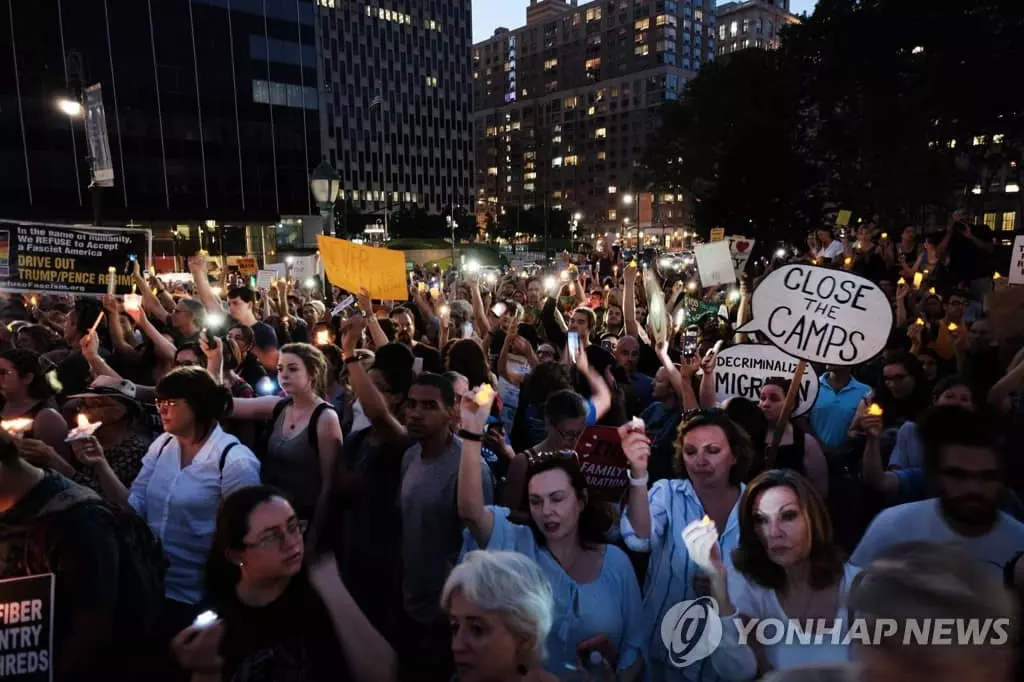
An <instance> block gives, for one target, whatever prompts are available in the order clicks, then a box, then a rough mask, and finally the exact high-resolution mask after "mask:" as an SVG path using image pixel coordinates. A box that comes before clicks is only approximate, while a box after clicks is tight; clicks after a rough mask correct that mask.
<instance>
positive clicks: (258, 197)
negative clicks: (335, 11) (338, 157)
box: [0, 0, 320, 255]
mask: <svg viewBox="0 0 1024 682" xmlns="http://www.w3.org/2000/svg"><path fill="white" fill-rule="evenodd" d="M316 9H317V8H316V7H315V5H314V4H313V2H312V0H188V1H184V2H183V1H175V0H147V1H145V2H141V1H140V2H118V1H117V0H94V1H92V2H69V1H67V0H64V1H61V2H43V3H40V2H16V3H12V4H11V6H10V11H9V12H8V11H4V12H2V13H0V16H2V19H0V35H2V36H4V38H2V39H0V41H2V42H3V50H2V53H3V57H2V58H0V110H2V112H3V115H2V116H0V133H2V134H0V162H2V166H3V168H4V182H2V183H0V206H2V207H3V215H4V216H5V217H13V218H22V219H32V220H47V221H48V220H67V221H80V222H86V223H88V222H91V220H92V218H93V209H92V205H91V201H90V190H89V183H90V177H89V176H90V164H89V161H88V160H87V158H86V157H88V156H89V151H88V146H87V143H86V133H85V129H86V126H85V121H84V120H83V117H82V115H81V110H80V109H78V110H77V111H76V108H75V107H73V106H71V104H72V103H73V102H74V101H75V100H80V99H81V98H82V97H83V91H84V90H85V89H86V88H88V87H89V86H91V85H94V84H99V85H100V86H101V92H102V102H103V105H104V109H105V114H106V127H105V130H106V134H107V136H108V138H109V147H110V160H111V166H112V171H113V186H111V187H107V188H105V189H103V190H102V199H103V200H102V206H101V209H102V210H101V220H102V221H103V222H104V223H105V224H109V225H117V224H121V225H123V224H125V223H126V222H128V221H129V220H134V221H135V222H136V223H141V224H144V225H148V226H153V227H155V228H156V230H155V232H154V237H155V238H156V240H157V242H158V243H157V245H156V246H155V247H154V252H155V253H157V254H160V253H165V254H168V255H169V254H170V253H171V251H172V248H171V241H170V240H171V239H172V237H171V232H170V229H169V228H170V226H174V225H177V224H183V225H190V226H191V228H192V229H191V235H192V237H194V236H195V234H196V232H197V230H196V229H195V228H196V227H197V226H198V227H201V226H203V225H204V224H206V223H207V221H216V222H217V223H218V224H219V226H226V227H228V228H229V229H225V230H223V231H219V232H218V233H217V234H218V235H232V237H230V238H229V239H233V240H234V246H232V245H231V244H229V245H228V248H227V249H226V251H228V252H229V253H230V252H235V253H238V252H245V251H246V250H247V249H246V246H245V240H244V239H243V235H244V234H245V232H246V230H244V229H240V228H243V227H248V226H251V225H268V224H273V223H276V222H277V221H278V220H279V218H280V216H281V215H282V214H308V213H310V212H311V211H312V210H315V207H313V206H312V199H311V197H310V193H309V171H310V169H311V168H312V167H313V166H315V165H316V164H317V163H318V162H319V160H320V159H319V156H320V130H319V120H318V114H317V110H318V93H317V72H316V51H315V48H314V40H315V35H314V18H315V13H316ZM91 92H95V91H91ZM61 101H63V102H64V104H65V110H63V111H62V110H61V108H59V107H58V102H61ZM68 112H70V113H71V114H73V115H72V116H69V114H68ZM217 229H218V230H220V227H218V228H217ZM176 234H178V237H176V239H178V240H179V241H178V245H177V250H178V252H179V253H185V252H188V251H189V246H188V244H186V243H182V235H185V234H188V232H186V231H185V230H181V231H179V232H177V233H176ZM190 239H191V237H190ZM192 244H193V247H195V246H198V244H197V243H196V242H195V240H194V239H193V240H192ZM206 244H207V245H209V241H207V242H206ZM215 252H216V251H215Z"/></svg>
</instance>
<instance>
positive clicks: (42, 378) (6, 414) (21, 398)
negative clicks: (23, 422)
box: [0, 348, 68, 451]
mask: <svg viewBox="0 0 1024 682" xmlns="http://www.w3.org/2000/svg"><path fill="white" fill-rule="evenodd" d="M55 378H56V369H55V368H54V367H53V365H52V364H51V363H50V362H49V361H47V360H44V359H43V358H42V357H40V355H39V354H38V353H36V352H35V351H31V350H23V349H21V348H14V349H11V350H8V351H5V352H4V353H3V354H0V394H2V397H3V409H0V417H2V418H3V420H4V421H9V420H13V419H30V420H32V425H31V426H30V427H29V428H28V429H26V430H24V431H22V437H24V438H28V439H33V440H38V441H42V442H43V443H44V444H46V445H48V446H50V447H51V448H54V449H55V450H57V451H64V450H65V448H66V446H65V444H64V438H65V436H67V434H68V425H67V422H65V421H64V417H62V416H61V415H60V412H58V411H57V410H56V409H55V407H56V403H54V401H53V396H54V394H55V393H56V392H57V391H56V389H55V387H54V385H53V381H54V380H55Z"/></svg>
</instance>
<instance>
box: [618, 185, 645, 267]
mask: <svg viewBox="0 0 1024 682" xmlns="http://www.w3.org/2000/svg"><path fill="white" fill-rule="evenodd" d="M633 204H636V253H637V256H636V258H639V254H640V240H641V236H640V197H639V196H633V195H632V194H624V195H622V205H623V206H632V205H633ZM637 262H639V260H638V261H637Z"/></svg>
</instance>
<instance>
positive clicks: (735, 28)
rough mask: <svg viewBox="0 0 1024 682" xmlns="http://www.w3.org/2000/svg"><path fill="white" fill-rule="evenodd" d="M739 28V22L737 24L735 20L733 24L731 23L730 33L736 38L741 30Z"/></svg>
mask: <svg viewBox="0 0 1024 682" xmlns="http://www.w3.org/2000/svg"><path fill="white" fill-rule="evenodd" d="M739 29H740V27H739V24H737V23H736V22H735V21H734V22H732V23H731V24H729V35H730V36H731V37H733V38H735V37H736V34H737V33H738V32H739Z"/></svg>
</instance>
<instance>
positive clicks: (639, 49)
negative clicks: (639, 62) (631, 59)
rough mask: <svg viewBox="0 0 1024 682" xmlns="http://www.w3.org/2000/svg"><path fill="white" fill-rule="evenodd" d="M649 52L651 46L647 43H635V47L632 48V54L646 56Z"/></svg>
mask: <svg viewBox="0 0 1024 682" xmlns="http://www.w3.org/2000/svg"><path fill="white" fill-rule="evenodd" d="M650 53H651V47H650V45H648V44H647V43H644V44H643V45H637V46H636V47H635V48H633V54H634V55H637V56H640V57H646V56H647V55H649V54H650Z"/></svg>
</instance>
